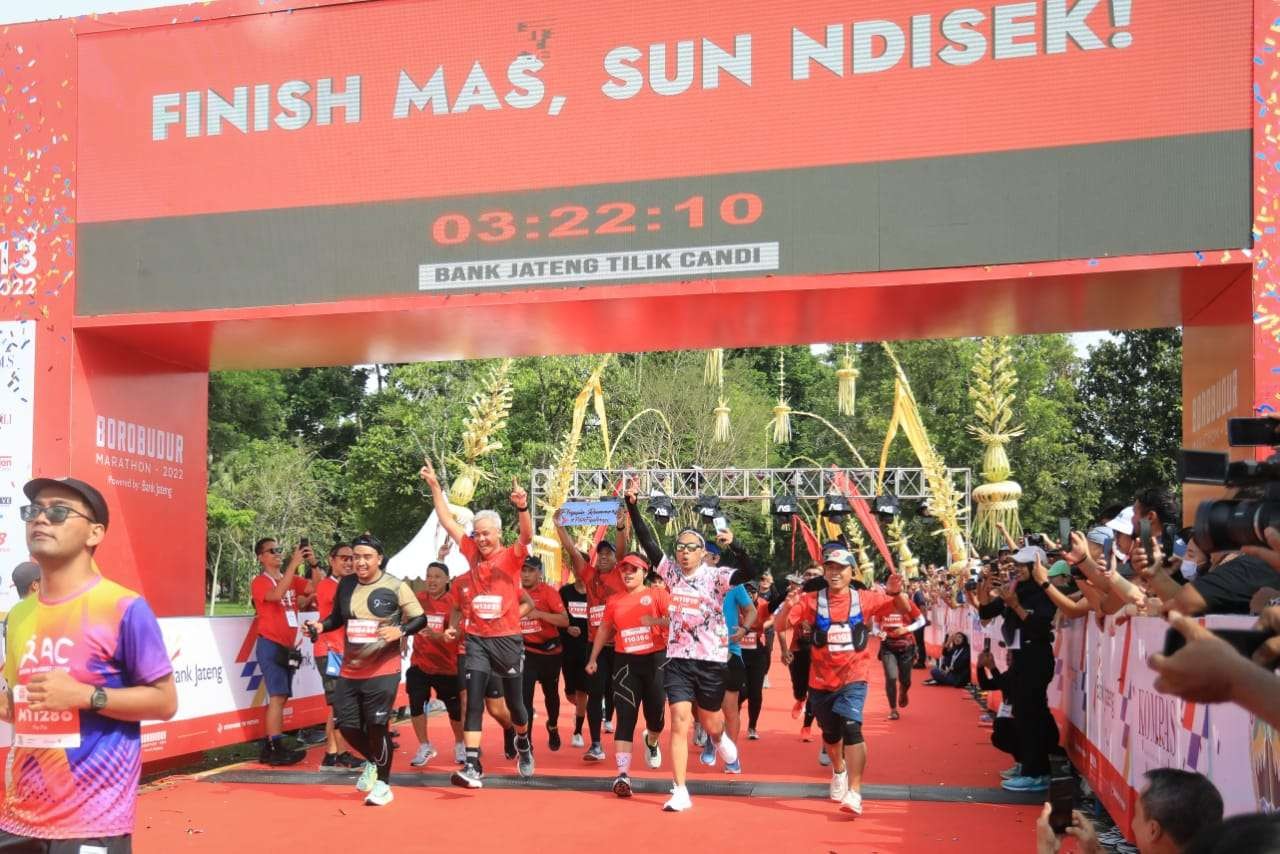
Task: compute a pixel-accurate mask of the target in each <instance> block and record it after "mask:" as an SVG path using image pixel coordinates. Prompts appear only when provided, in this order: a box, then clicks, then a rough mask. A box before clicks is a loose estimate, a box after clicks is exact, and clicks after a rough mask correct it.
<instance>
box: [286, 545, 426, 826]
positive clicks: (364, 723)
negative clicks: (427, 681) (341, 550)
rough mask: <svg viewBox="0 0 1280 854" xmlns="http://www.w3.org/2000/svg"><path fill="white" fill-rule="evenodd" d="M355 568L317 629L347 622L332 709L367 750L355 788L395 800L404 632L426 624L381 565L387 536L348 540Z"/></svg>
mask: <svg viewBox="0 0 1280 854" xmlns="http://www.w3.org/2000/svg"><path fill="white" fill-rule="evenodd" d="M351 548H352V552H353V555H354V564H355V574H354V575H349V576H347V577H346V578H344V579H342V581H340V582H339V583H338V593H337V596H336V598H335V599H334V603H333V611H332V612H330V614H329V616H328V617H326V618H325V619H324V620H323V621H321V622H314V621H309V622H308V623H307V630H308V631H309V632H310V633H311V636H312V637H313V638H314V637H316V635H317V634H318V633H319V632H331V631H333V630H334V629H336V628H339V627H345V641H346V643H345V647H344V651H343V656H342V671H341V673H340V676H339V679H338V685H337V689H336V690H335V691H334V697H333V701H334V717H336V718H337V721H338V728H339V729H340V730H341V731H342V736H343V737H344V738H345V739H346V740H347V744H349V745H351V746H352V747H353V748H354V749H355V750H356V751H357V752H359V753H360V754H361V755H362V756H364V758H365V760H366V761H365V765H364V770H363V772H361V774H360V779H359V780H358V781H357V782H356V789H357V790H359V791H361V792H365V793H367V796H366V797H365V803H366V804H369V805H370V806H384V805H386V804H389V803H391V800H392V794H391V785H390V781H391V757H392V753H393V751H392V747H391V739H390V737H389V733H388V728H389V724H390V718H391V707H392V704H393V703H395V699H396V692H397V691H398V690H399V688H400V646H401V643H400V642H401V639H402V638H404V637H406V636H407V635H412V634H415V633H417V632H418V631H420V630H421V629H422V628H423V626H425V625H426V624H427V618H426V616H425V615H424V614H423V611H422V606H421V605H420V604H418V599H417V597H415V596H414V595H413V590H411V589H410V588H409V585H408V583H407V582H405V581H402V580H401V579H399V578H396V577H394V576H391V575H388V574H387V573H386V572H384V571H383V570H382V544H381V543H380V542H378V540H376V539H375V538H374V537H372V536H370V535H369V534H364V535H362V536H360V537H357V538H356V539H355V541H354V542H353V543H352V544H351Z"/></svg>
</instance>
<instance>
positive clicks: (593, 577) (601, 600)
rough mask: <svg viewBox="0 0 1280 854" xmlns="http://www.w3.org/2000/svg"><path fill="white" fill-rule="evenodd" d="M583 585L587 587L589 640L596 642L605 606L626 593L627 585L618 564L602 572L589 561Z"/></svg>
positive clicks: (583, 569) (583, 577)
mask: <svg viewBox="0 0 1280 854" xmlns="http://www.w3.org/2000/svg"><path fill="white" fill-rule="evenodd" d="M582 586H583V587H585V588H587V641H588V642H589V643H594V642H595V639H596V632H598V631H599V630H600V622H601V620H603V619H604V608H605V606H606V605H608V604H609V600H611V599H613V598H614V597H615V596H621V595H622V594H624V593H626V592H627V585H626V584H624V583H623V581H622V573H621V572H619V571H618V567H617V566H614V568H613V569H611V570H609V571H608V572H601V571H600V570H599V569H597V568H596V565H595V564H594V563H589V564H587V565H586V566H584V567H583V568H582Z"/></svg>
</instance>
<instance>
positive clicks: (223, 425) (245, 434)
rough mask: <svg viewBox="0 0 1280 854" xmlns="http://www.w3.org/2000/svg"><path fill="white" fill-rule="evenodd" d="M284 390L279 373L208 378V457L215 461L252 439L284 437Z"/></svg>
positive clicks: (233, 373)
mask: <svg viewBox="0 0 1280 854" xmlns="http://www.w3.org/2000/svg"><path fill="white" fill-rule="evenodd" d="M285 415H286V406H285V387H284V377H283V374H282V373H281V372H280V371H219V372H217V373H213V374H210V375H209V454H210V456H212V457H213V458H214V459H215V460H217V459H220V458H222V457H223V456H225V455H227V454H229V453H231V452H232V451H235V450H237V449H238V448H241V447H243V446H244V445H245V444H246V443H247V442H249V441H251V440H253V439H259V440H270V439H279V438H281V437H283V436H284V431H285Z"/></svg>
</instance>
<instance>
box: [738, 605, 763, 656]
mask: <svg viewBox="0 0 1280 854" xmlns="http://www.w3.org/2000/svg"><path fill="white" fill-rule="evenodd" d="M768 621H769V603H768V602H766V601H765V600H763V599H760V600H757V602H756V621H755V623H754V624H753V626H752V628H751V631H749V632H747V633H746V634H745V635H743V636H742V640H740V641H738V646H739V647H741V648H742V651H743V652H748V651H750V652H755V651H758V650H763V649H764V648H765V647H764V631H763V630H762V629H761V628H760V627H761V626H763V625H764V624H765V623H766V622H768Z"/></svg>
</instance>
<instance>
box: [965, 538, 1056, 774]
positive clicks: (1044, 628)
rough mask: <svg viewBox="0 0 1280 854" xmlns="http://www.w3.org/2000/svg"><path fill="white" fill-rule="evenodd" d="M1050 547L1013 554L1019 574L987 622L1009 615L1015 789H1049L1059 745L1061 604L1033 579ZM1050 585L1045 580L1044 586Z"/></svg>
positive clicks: (990, 608)
mask: <svg viewBox="0 0 1280 854" xmlns="http://www.w3.org/2000/svg"><path fill="white" fill-rule="evenodd" d="M1044 561H1045V553H1044V549H1042V548H1040V547H1039V546H1023V547H1022V548H1021V549H1019V550H1018V551H1017V552H1015V553H1014V555H1013V565H1014V566H1013V572H1012V573H1011V574H1010V577H1009V581H1008V583H1006V584H1004V585H1003V586H1001V587H1000V588H999V590H998V593H999V597H1000V598H999V600H998V601H994V602H991V603H989V604H987V605H984V606H983V607H982V608H981V609H979V612H978V615H979V616H980V617H982V618H983V619H985V620H990V619H994V618H995V617H1001V618H1003V624H1002V627H1001V631H1002V632H1003V635H1004V641H1005V645H1006V646H1007V647H1008V649H1009V650H1010V652H1011V653H1012V656H1013V663H1012V670H1013V671H1014V676H1013V677H1012V680H1011V681H1012V685H1011V688H1012V690H1011V691H1010V700H1011V701H1012V703H1013V720H1014V726H1015V728H1016V731H1017V738H1018V761H1019V764H1020V765H1021V772H1022V773H1021V774H1019V775H1018V776H1016V777H1011V778H1010V779H1008V780H1005V781H1004V782H1003V783H1002V784H1001V785H1002V786H1003V788H1005V789H1007V790H1009V791H1014V792H1039V791H1044V790H1046V789H1048V788H1049V752H1050V750H1051V749H1052V748H1054V747H1055V746H1056V743H1057V738H1056V736H1057V725H1056V724H1055V723H1054V721H1053V717H1052V715H1051V714H1050V713H1049V698H1048V689H1049V681H1050V680H1051V679H1052V678H1053V668H1054V662H1053V618H1054V615H1055V613H1056V612H1057V608H1055V607H1054V604H1053V603H1052V602H1051V601H1049V598H1048V596H1047V595H1046V594H1045V592H1044V588H1043V587H1042V586H1041V585H1038V584H1037V583H1036V582H1035V581H1033V580H1032V579H1031V571H1032V568H1033V567H1034V566H1035V565H1036V563H1037V562H1039V563H1044ZM1048 586H1049V583H1048V582H1047V581H1046V582H1044V587H1048Z"/></svg>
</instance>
